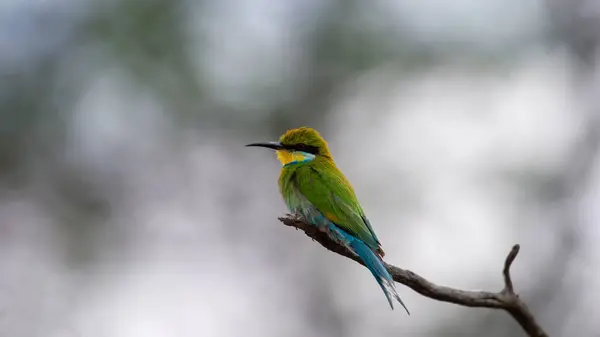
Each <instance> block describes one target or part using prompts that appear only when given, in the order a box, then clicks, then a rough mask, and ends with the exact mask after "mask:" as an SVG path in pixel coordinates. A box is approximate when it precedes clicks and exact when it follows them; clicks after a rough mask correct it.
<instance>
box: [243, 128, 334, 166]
mask: <svg viewBox="0 0 600 337" xmlns="http://www.w3.org/2000/svg"><path fill="white" fill-rule="evenodd" d="M246 146H261V147H266V148H270V149H274V150H276V151H277V159H279V161H280V162H281V164H282V165H283V166H286V165H292V164H303V163H308V162H310V161H312V160H313V159H315V158H317V157H319V156H320V157H324V158H328V159H331V154H330V153H329V147H328V146H327V142H326V141H325V139H323V137H321V135H320V134H319V133H318V132H317V130H315V129H312V128H309V127H301V128H296V129H291V130H288V131H287V132H286V133H284V134H283V135H281V137H279V141H278V142H263V143H252V144H248V145H246Z"/></svg>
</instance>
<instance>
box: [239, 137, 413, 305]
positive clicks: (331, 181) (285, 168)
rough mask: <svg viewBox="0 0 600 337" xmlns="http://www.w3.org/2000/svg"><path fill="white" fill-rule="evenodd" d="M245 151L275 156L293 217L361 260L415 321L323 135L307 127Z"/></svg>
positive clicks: (354, 194) (391, 301)
mask: <svg viewBox="0 0 600 337" xmlns="http://www.w3.org/2000/svg"><path fill="white" fill-rule="evenodd" d="M246 146H248V147H264V148H268V149H273V150H275V152H276V155H277V159H278V160H279V161H280V162H281V165H282V169H281V173H280V175H279V192H280V193H281V195H282V197H283V200H284V202H285V204H286V206H287V208H288V211H289V212H290V213H292V214H296V215H299V216H301V217H302V218H303V219H304V220H306V221H307V222H308V223H310V224H311V225H314V226H316V227H317V228H318V229H319V230H322V231H324V232H326V233H327V234H328V235H329V237H330V238H332V239H334V240H335V241H337V242H338V243H341V244H343V245H344V246H346V247H347V248H348V249H349V250H350V251H351V252H353V253H354V254H356V255H357V256H358V257H359V258H360V259H361V260H362V262H363V263H364V265H365V266H366V267H367V268H368V269H369V271H371V273H372V274H373V276H374V277H375V280H377V283H378V284H379V286H380V287H381V289H382V290H383V293H384V294H385V296H386V298H387V300H388V303H389V305H390V307H391V308H392V310H393V309H394V304H393V300H392V298H395V299H396V300H397V301H398V302H399V303H400V304H401V305H402V307H404V310H406V312H407V314H409V315H410V312H409V311H408V309H407V307H406V305H404V302H402V300H401V299H400V296H399V295H398V292H397V291H396V288H395V286H394V280H393V279H392V276H391V275H390V273H389V272H388V270H387V269H386V267H385V265H384V263H383V257H384V256H385V252H384V251H383V248H382V246H381V243H380V241H379V238H378V237H377V235H376V234H375V231H374V230H373V226H372V225H371V223H370V222H369V219H368V218H367V216H366V215H365V212H364V211H363V209H362V207H361V205H360V203H359V202H358V198H357V196H356V193H355V191H354V188H353V187H352V185H351V184H350V182H349V181H348V179H347V178H346V176H344V174H343V173H342V171H341V170H340V169H339V168H338V166H337V165H336V163H335V161H334V160H333V157H332V155H331V152H330V151H329V146H328V144H327V142H326V141H325V139H324V138H323V137H322V136H321V135H320V134H319V132H318V131H317V130H315V129H313V128H310V127H306V126H304V127H299V128H294V129H290V130H288V131H286V132H285V133H284V134H283V135H281V137H279V140H278V141H269V142H258V143H251V144H247V145H246Z"/></svg>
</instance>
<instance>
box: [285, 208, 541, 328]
mask: <svg viewBox="0 0 600 337" xmlns="http://www.w3.org/2000/svg"><path fill="white" fill-rule="evenodd" d="M279 220H280V221H281V222H282V223H283V224H284V225H286V226H290V227H294V228H296V229H301V230H302V231H303V232H304V233H305V234H306V235H307V236H308V237H310V238H311V239H313V240H315V241H317V242H319V243H320V244H321V245H322V246H323V247H325V248H327V249H328V250H330V251H332V252H335V253H338V254H340V255H342V256H345V257H347V258H349V259H352V260H354V261H356V262H358V263H360V264H363V263H362V261H361V260H360V259H359V258H358V256H356V255H355V254H354V253H352V252H351V251H349V250H348V249H347V248H346V247H345V246H343V245H340V244H339V243H337V242H336V241H334V240H332V239H331V238H329V236H328V235H327V233H324V232H322V231H319V230H318V229H317V228H316V227H314V226H312V225H310V224H307V223H306V222H304V221H303V220H300V219H298V218H296V217H294V216H288V217H282V218H279ZM519 249H520V246H519V245H514V246H513V247H512V249H511V251H510V253H509V254H508V256H507V257H506V260H505V263H504V269H503V275H504V289H503V290H502V291H500V292H488V291H469V290H460V289H454V288H450V287H445V286H440V285H437V284H435V283H432V282H430V281H428V280H426V279H425V278H423V277H421V276H419V275H417V274H415V273H413V272H412V271H410V270H406V269H402V268H398V267H396V266H394V265H391V264H388V263H385V266H386V268H387V269H388V271H389V272H390V274H391V275H392V277H393V278H394V281H396V282H399V283H402V284H404V285H405V286H407V287H409V288H411V289H412V290H414V291H416V292H418V293H419V294H421V295H423V296H425V297H429V298H431V299H434V300H438V301H443V302H449V303H454V304H458V305H462V306H466V307H473V308H492V309H502V310H504V311H506V312H508V314H510V315H511V316H512V317H513V318H514V319H515V320H516V321H517V322H518V323H519V325H520V326H521V327H522V328H523V330H524V331H525V332H526V333H527V335H528V336H531V337H548V334H547V333H546V332H544V330H543V329H542V327H541V326H540V325H539V324H538V323H537V321H536V319H535V317H534V316H533V314H532V313H531V311H530V310H529V308H528V307H527V305H526V304H525V303H524V302H523V301H522V300H521V299H520V298H519V295H517V294H516V293H515V292H514V288H513V283H512V280H511V277H510V267H511V265H512V263H513V262H514V260H515V258H516V257H517V254H518V253H519ZM363 265H364V264H363Z"/></svg>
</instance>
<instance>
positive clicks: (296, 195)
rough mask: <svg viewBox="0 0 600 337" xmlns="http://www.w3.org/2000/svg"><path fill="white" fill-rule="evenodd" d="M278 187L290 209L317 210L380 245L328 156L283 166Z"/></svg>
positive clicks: (360, 236) (374, 246) (363, 237)
mask: <svg viewBox="0 0 600 337" xmlns="http://www.w3.org/2000/svg"><path fill="white" fill-rule="evenodd" d="M279 189H280V192H281V194H282V196H283V198H284V200H285V201H286V203H287V204H288V207H289V208H290V209H293V210H296V211H298V212H299V213H304V212H308V213H309V214H311V213H313V212H314V211H319V212H320V213H321V214H322V215H323V216H325V218H327V219H328V220H330V221H331V222H333V223H335V224H336V225H337V226H339V227H340V228H342V229H343V230H345V231H347V232H348V233H350V234H353V235H354V236H356V237H358V238H359V239H361V240H363V241H364V242H365V243H366V244H367V245H368V246H369V247H370V248H371V249H373V250H376V251H377V250H379V249H380V243H379V239H378V238H377V236H376V235H375V232H374V231H373V228H372V227H371V224H370V223H369V220H368V219H367V217H366V216H365V213H364V211H363V210H362V208H361V206H360V204H359V202H358V199H357V198H356V194H355V193H354V189H353V188H352V186H351V185H350V183H349V182H348V180H347V179H346V177H345V176H344V174H343V173H342V172H341V171H340V170H339V169H338V168H337V166H336V165H335V163H334V162H333V160H331V159H330V158H328V157H322V156H318V157H316V158H315V159H314V160H312V161H310V162H307V163H298V164H291V165H287V166H285V167H284V168H283V169H282V171H281V175H280V177H279ZM307 201H308V203H307ZM311 207H314V208H316V210H312V209H311ZM309 217H310V216H309Z"/></svg>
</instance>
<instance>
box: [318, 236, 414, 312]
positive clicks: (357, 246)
mask: <svg viewBox="0 0 600 337" xmlns="http://www.w3.org/2000/svg"><path fill="white" fill-rule="evenodd" d="M330 229H334V231H330V234H333V233H332V232H335V235H336V236H337V238H336V239H338V240H340V239H341V240H342V241H343V242H344V243H346V244H347V245H349V246H350V248H351V249H352V250H353V251H354V252H355V253H356V254H357V255H358V257H360V259H361V260H362V261H363V262H364V263H365V266H366V267H367V268H368V269H369V270H370V271H371V273H372V274H373V276H374V277H375V279H376V280H377V283H379V286H380V287H381V290H383V293H384V294H385V297H386V298H387V300H388V302H389V303H390V307H391V308H392V310H393V309H394V303H393V301H392V296H393V297H394V298H395V299H396V300H398V302H399V303H400V304H401V305H402V307H404V310H406V313H407V314H409V315H410V312H409V311H408V309H407V308H406V305H404V302H402V300H401V299H400V296H398V293H397V292H396V288H395V287H394V280H393V279H392V275H390V273H389V272H388V271H387V269H386V268H385V266H384V265H383V261H382V260H381V258H380V257H379V256H377V255H376V254H375V253H374V252H373V251H372V250H371V248H369V246H367V244H366V243H364V242H363V241H362V240H360V239H358V238H356V237H354V236H352V235H349V234H348V233H346V232H345V231H343V230H341V229H339V228H337V227H335V226H331V227H330Z"/></svg>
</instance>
